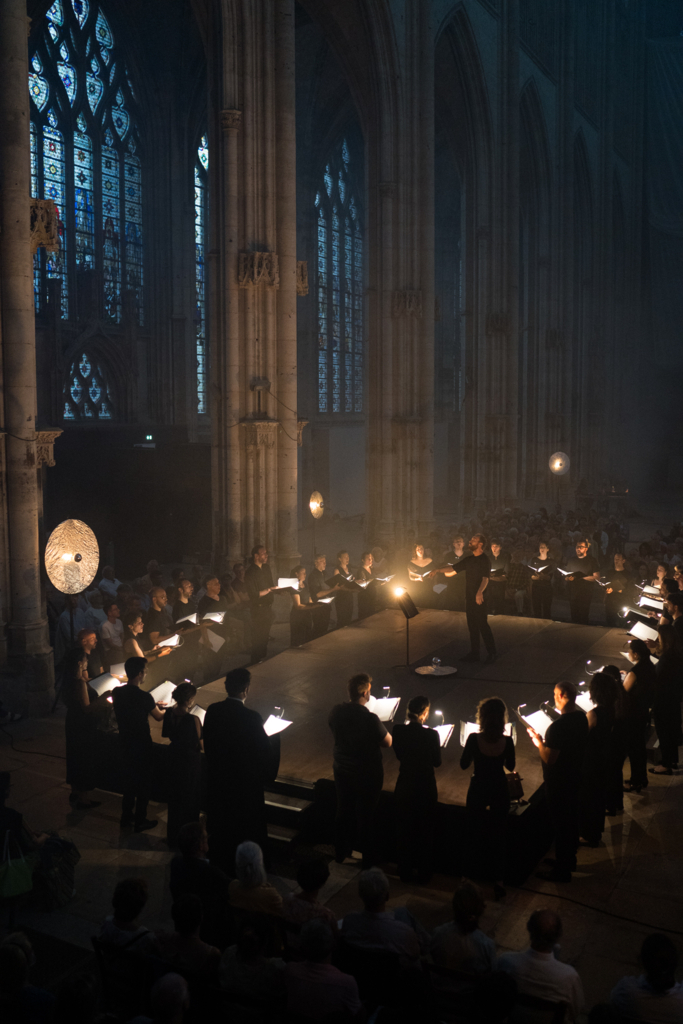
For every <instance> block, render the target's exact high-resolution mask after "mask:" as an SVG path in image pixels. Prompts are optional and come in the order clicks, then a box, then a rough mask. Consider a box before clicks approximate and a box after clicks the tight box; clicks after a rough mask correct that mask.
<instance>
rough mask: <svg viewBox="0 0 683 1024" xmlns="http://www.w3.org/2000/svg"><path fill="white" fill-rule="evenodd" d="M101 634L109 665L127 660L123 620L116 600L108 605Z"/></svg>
mask: <svg viewBox="0 0 683 1024" xmlns="http://www.w3.org/2000/svg"><path fill="white" fill-rule="evenodd" d="M100 636H101V637H102V646H103V647H104V653H105V656H106V658H107V662H108V664H109V665H118V664H119V662H121V661H125V660H126V659H125V657H124V654H123V622H122V621H121V612H120V610H119V606H118V605H117V604H116V602H115V601H112V603H111V604H110V605H108V606H107V619H106V622H104V623H103V624H102V628H101V630H100Z"/></svg>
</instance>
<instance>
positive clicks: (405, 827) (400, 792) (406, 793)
mask: <svg viewBox="0 0 683 1024" xmlns="http://www.w3.org/2000/svg"><path fill="white" fill-rule="evenodd" d="M438 799H439V798H438V793H437V788H436V779H435V778H434V772H433V771H432V772H431V774H426V773H425V774H420V775H410V774H409V773H408V772H405V771H403V772H399V775H398V779H397V781H396V789H395V790H394V806H395V808H396V859H397V864H398V873H399V875H400V876H401V878H404V879H407V880H409V879H410V877H411V875H412V872H413V871H417V872H418V874H419V875H420V876H422V877H423V878H425V879H426V878H427V877H429V876H430V875H431V874H432V870H433V859H434V821H435V819H436V808H437V803H438Z"/></svg>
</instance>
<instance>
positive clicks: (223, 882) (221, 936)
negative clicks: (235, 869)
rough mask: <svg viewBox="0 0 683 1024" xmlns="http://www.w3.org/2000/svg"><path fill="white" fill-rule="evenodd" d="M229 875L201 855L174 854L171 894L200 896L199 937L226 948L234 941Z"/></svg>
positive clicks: (221, 948) (176, 895) (174, 896)
mask: <svg viewBox="0 0 683 1024" xmlns="http://www.w3.org/2000/svg"><path fill="white" fill-rule="evenodd" d="M229 885H230V879H229V878H228V876H227V875H226V874H225V872H223V871H221V870H220V868H217V867H215V866H214V865H213V864H210V863H209V861H208V860H203V859H202V858H200V857H174V858H173V860H172V861H171V880H170V886H169V888H170V890H171V896H172V897H173V899H174V900H177V899H178V898H179V897H180V896H184V895H185V893H188V892H189V893H192V894H193V895H195V896H199V899H200V900H201V903H202V910H203V914H202V923H201V927H200V929H199V937H200V938H201V939H202V941H203V942H208V943H209V945H210V946H216V947H217V948H218V949H220V950H223V949H225V947H226V946H227V945H229V944H230V942H231V941H233V939H234V936H233V934H232V929H231V927H230V922H231V920H232V917H231V911H230V896H229V893H228V887H229Z"/></svg>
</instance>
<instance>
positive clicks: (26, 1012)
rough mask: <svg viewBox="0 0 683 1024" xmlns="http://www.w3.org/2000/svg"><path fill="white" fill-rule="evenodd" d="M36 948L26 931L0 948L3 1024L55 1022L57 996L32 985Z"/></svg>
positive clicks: (0, 1008) (8, 940) (0, 1003)
mask: <svg viewBox="0 0 683 1024" xmlns="http://www.w3.org/2000/svg"><path fill="white" fill-rule="evenodd" d="M33 962H34V957H33V949H32V948H31V943H30V942H29V940H28V938H27V936H26V935H24V934H23V932H14V933H13V934H11V935H8V936H7V938H6V939H4V940H3V942H2V944H1V945H0V1019H2V1021H3V1024H44V1022H45V1021H49V1020H51V1019H52V1010H53V1007H54V1002H55V997H54V996H53V995H52V994H51V993H50V992H46V991H45V990H44V989H42V988H37V987H36V986H35V985H31V984H29V972H30V969H31V967H32V965H33Z"/></svg>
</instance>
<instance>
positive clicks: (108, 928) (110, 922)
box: [100, 878, 159, 954]
mask: <svg viewBox="0 0 683 1024" xmlns="http://www.w3.org/2000/svg"><path fill="white" fill-rule="evenodd" d="M148 896H149V891H148V888H147V882H146V881H145V879H144V878H123V879H122V880H121V881H120V882H117V884H116V888H115V889H114V895H113V897H112V901H111V905H112V907H113V909H114V913H113V915H112V916H111V917H108V918H107V919H106V921H105V922H104V924H103V925H102V930H101V931H100V939H102V941H103V942H110V943H112V945H115V946H123V947H125V948H126V949H130V951H131V952H135V953H148V954H149V953H151V954H154V953H157V954H158V952H159V946H158V943H157V938H156V935H155V934H154V932H151V931H150V930H149V928H145V926H144V925H141V924H138V917H139V916H140V914H141V913H142V911H143V910H144V909H145V904H146V903H147V898H148Z"/></svg>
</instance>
